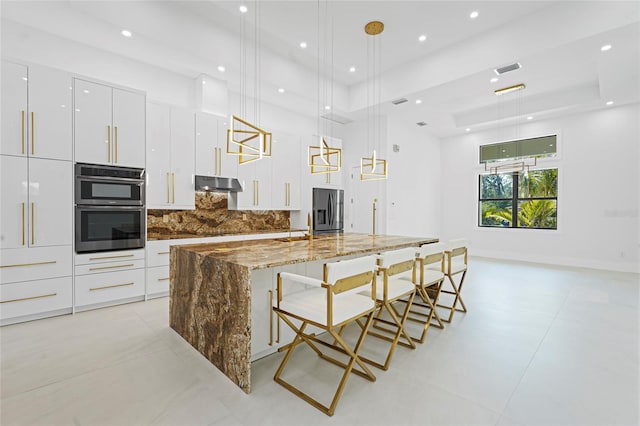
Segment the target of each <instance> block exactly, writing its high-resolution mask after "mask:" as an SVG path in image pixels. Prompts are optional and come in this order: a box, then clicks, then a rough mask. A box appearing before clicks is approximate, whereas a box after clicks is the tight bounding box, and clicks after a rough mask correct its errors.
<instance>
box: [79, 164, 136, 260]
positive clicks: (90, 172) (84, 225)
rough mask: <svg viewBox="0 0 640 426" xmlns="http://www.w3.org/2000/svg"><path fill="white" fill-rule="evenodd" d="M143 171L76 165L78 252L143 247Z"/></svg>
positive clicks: (94, 165) (127, 168)
mask: <svg viewBox="0 0 640 426" xmlns="http://www.w3.org/2000/svg"><path fill="white" fill-rule="evenodd" d="M144 179H145V176H144V169H139V168H129V167H118V166H105V165H97V164H85V163H76V165H75V204H76V212H75V231H76V232H75V234H76V236H75V246H76V252H77V253H90V252H98V251H110V250H125V249H133V248H142V247H144V242H145V228H146V212H145V206H144V200H145V185H144Z"/></svg>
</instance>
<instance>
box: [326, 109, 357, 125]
mask: <svg viewBox="0 0 640 426" xmlns="http://www.w3.org/2000/svg"><path fill="white" fill-rule="evenodd" d="M321 117H322V118H324V119H325V120H329V121H333V122H334V123H338V124H348V123H351V121H352V120H351V119H349V118H347V117H343V116H341V115H338V114H334V113H333V112H329V113H327V114H323V115H322V116H321Z"/></svg>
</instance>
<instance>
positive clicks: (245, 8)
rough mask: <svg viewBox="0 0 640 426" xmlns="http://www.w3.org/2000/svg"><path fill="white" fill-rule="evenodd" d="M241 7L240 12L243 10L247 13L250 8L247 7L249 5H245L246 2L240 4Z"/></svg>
mask: <svg viewBox="0 0 640 426" xmlns="http://www.w3.org/2000/svg"><path fill="white" fill-rule="evenodd" d="M239 9H240V12H242V13H247V10H249V9H247V6H245V5H244V4H243V5H242V6H240V7H239Z"/></svg>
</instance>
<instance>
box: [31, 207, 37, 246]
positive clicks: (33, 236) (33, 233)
mask: <svg viewBox="0 0 640 426" xmlns="http://www.w3.org/2000/svg"><path fill="white" fill-rule="evenodd" d="M35 206H36V203H31V245H34V244H35V243H36V207H35Z"/></svg>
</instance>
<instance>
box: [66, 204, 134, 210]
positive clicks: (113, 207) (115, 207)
mask: <svg viewBox="0 0 640 426" xmlns="http://www.w3.org/2000/svg"><path fill="white" fill-rule="evenodd" d="M76 209H78V210H144V207H143V206H122V205H117V204H114V205H111V206H104V205H102V206H94V205H91V204H88V205H83V204H78V205H77V207H76Z"/></svg>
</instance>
